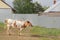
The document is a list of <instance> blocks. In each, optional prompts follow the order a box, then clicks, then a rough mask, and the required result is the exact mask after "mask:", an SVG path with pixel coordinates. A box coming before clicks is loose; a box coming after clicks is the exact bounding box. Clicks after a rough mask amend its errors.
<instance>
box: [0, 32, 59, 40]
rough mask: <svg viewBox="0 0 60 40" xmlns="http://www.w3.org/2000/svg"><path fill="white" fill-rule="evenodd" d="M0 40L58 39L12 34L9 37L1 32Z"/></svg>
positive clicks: (57, 38)
mask: <svg viewBox="0 0 60 40" xmlns="http://www.w3.org/2000/svg"><path fill="white" fill-rule="evenodd" d="M0 40H60V37H56V36H39V35H31V34H30V33H24V34H23V35H20V36H19V35H18V34H12V35H10V36H9V35H7V34H6V32H1V33H0Z"/></svg>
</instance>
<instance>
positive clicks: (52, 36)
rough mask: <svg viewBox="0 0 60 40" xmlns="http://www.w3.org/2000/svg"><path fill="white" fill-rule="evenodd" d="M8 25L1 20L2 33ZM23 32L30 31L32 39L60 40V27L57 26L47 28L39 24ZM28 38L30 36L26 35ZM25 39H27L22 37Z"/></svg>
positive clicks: (0, 30)
mask: <svg viewBox="0 0 60 40" xmlns="http://www.w3.org/2000/svg"><path fill="white" fill-rule="evenodd" d="M5 28H6V26H5V25H4V24H3V23H2V22H0V33H1V32H3V31H4V30H5ZM22 32H23V33H29V34H30V35H31V36H30V37H31V38H30V37H29V39H31V40H35V39H36V40H60V29H56V28H45V27H39V26H34V27H31V28H29V27H27V28H26V29H24V30H23V31H22ZM24 38H28V37H24ZM29 39H26V40H29ZM22 40H25V39H22Z"/></svg>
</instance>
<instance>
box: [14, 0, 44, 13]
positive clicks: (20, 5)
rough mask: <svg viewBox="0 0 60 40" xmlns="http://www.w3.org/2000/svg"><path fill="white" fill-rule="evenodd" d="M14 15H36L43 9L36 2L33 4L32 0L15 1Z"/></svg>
mask: <svg viewBox="0 0 60 40" xmlns="http://www.w3.org/2000/svg"><path fill="white" fill-rule="evenodd" d="M13 4H14V8H15V10H16V13H22V14H26V13H29V14H31V13H38V12H40V11H41V12H43V11H44V10H45V9H44V8H43V7H42V5H40V4H39V3H38V2H35V3H33V2H32V0H15V1H14V2H13Z"/></svg>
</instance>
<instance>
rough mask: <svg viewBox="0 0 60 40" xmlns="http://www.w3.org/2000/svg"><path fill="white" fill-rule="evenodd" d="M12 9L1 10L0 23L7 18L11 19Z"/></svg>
mask: <svg viewBox="0 0 60 40" xmlns="http://www.w3.org/2000/svg"><path fill="white" fill-rule="evenodd" d="M11 13H12V12H11V9H10V8H6V9H4V8H0V21H4V19H6V18H11V17H12V14H11Z"/></svg>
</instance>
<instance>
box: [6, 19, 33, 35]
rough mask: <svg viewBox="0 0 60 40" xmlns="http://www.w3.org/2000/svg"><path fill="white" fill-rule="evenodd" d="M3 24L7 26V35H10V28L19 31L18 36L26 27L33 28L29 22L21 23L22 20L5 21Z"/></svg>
mask: <svg viewBox="0 0 60 40" xmlns="http://www.w3.org/2000/svg"><path fill="white" fill-rule="evenodd" d="M5 24H6V26H7V34H9V35H10V33H9V30H10V27H12V28H15V27H16V28H18V29H19V35H20V34H21V31H22V30H23V29H25V28H26V27H33V26H32V23H31V22H30V21H27V20H25V21H22V20H13V19H5Z"/></svg>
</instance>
